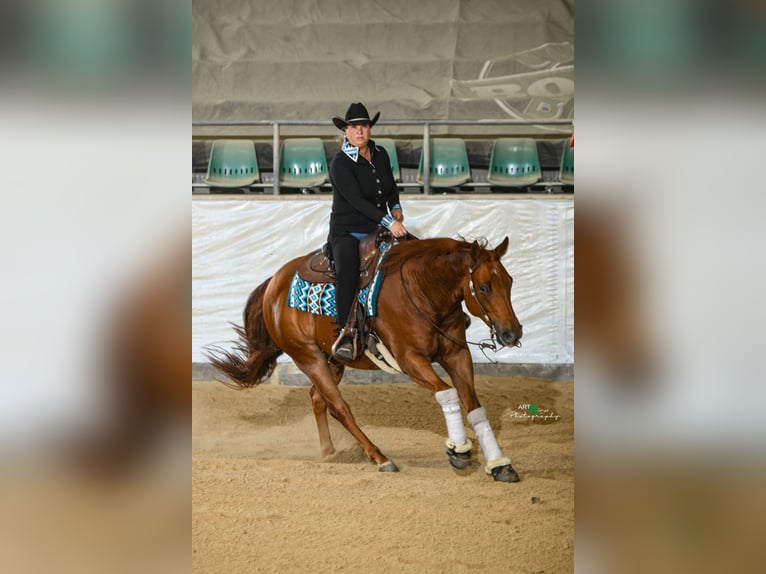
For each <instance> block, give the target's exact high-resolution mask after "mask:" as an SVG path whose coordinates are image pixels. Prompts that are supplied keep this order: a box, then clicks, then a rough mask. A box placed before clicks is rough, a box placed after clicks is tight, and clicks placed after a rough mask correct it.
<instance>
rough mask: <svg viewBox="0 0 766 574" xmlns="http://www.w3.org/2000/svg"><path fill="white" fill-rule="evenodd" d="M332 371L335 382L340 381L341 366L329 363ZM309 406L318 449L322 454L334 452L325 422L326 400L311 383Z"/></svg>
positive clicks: (328, 427)
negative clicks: (314, 424) (315, 423)
mask: <svg viewBox="0 0 766 574" xmlns="http://www.w3.org/2000/svg"><path fill="white" fill-rule="evenodd" d="M329 366H330V369H331V371H332V375H333V379H334V380H335V384H336V385H337V384H338V383H340V379H341V377H343V370H344V369H343V366H338V365H332V364H331V365H329ZM309 394H310V395H311V407H312V409H313V410H314V418H315V419H316V422H317V433H318V434H319V450H320V452H321V453H322V456H330V455H331V454H335V446H334V445H333V443H332V436H331V435H330V426H329V425H328V424H327V401H325V400H324V398H323V397H322V394H321V393H320V392H319V391H318V390H317V388H316V387H315V386H314V385H312V386H311V391H309Z"/></svg>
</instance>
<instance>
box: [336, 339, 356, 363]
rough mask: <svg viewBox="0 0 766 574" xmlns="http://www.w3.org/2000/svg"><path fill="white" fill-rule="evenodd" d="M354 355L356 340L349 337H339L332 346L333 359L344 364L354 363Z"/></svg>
mask: <svg viewBox="0 0 766 574" xmlns="http://www.w3.org/2000/svg"><path fill="white" fill-rule="evenodd" d="M354 354H355V353H354V340H353V339H352V338H351V337H349V336H347V335H341V336H340V337H338V339H337V340H336V341H335V343H334V344H333V346H332V355H333V357H335V358H336V359H338V360H339V361H342V362H344V363H349V362H351V361H353V360H354Z"/></svg>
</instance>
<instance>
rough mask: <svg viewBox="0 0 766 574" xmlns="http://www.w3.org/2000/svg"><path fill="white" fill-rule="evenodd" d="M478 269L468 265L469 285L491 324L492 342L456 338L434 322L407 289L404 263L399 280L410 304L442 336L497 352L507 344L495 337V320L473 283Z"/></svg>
mask: <svg viewBox="0 0 766 574" xmlns="http://www.w3.org/2000/svg"><path fill="white" fill-rule="evenodd" d="M476 269H478V266H477V267H475V268H473V269H472V268H471V267H470V266H469V267H468V286H469V288H470V290H471V296H472V297H473V299H474V301H476V304H477V305H478V306H479V309H480V310H481V312H482V314H483V315H484V320H485V322H486V323H487V324H488V325H489V326H490V328H489V335H490V338H491V341H492V342H491V343H485V342H480V343H476V342H474V341H469V340H468V339H466V340H464V341H460V340H459V339H455V337H453V336H452V335H450V334H448V333H445V332H444V331H443V330H442V328H441V327H439V325H437V324H436V323H434V321H433V319H431V317H429V316H428V315H427V314H426V312H425V311H423V310H422V309H421V308H420V307H418V306H417V304H416V303H415V301H414V300H413V299H412V296H411V295H410V292H409V291H408V289H407V284H406V282H405V281H404V263H402V265H401V266H400V267H399V280H400V281H401V284H402V290H403V291H404V294H405V295H406V296H407V299H408V300H409V302H410V305H412V306H413V307H414V308H415V310H416V311H417V312H418V313H420V314H421V315H422V316H423V317H425V319H426V321H428V323H429V324H430V325H431V326H432V327H433V328H434V329H436V332H437V333H439V334H440V335H441V336H442V337H444V338H446V339H449V340H450V341H452V342H453V343H457V344H458V345H465V346H468V345H476V346H477V347H479V349H480V350H481V352H482V353H484V350H485V349H489V350H490V351H494V352H497V351H498V350H499V349H502V348H503V347H504V346H505V345H503V344H502V343H499V342H498V341H497V339H496V338H495V322H494V321H492V319H491V318H490V316H489V313H487V310H486V309H485V308H484V305H482V304H481V301H479V297H478V296H477V295H476V289H475V288H474V283H473V272H474V271H476ZM498 344H499V345H500V346H499V347H498ZM484 356H485V357H486V356H487V355H486V353H485V354H484ZM487 358H488V359H489V357H487Z"/></svg>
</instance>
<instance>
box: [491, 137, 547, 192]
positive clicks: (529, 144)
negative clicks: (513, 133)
mask: <svg viewBox="0 0 766 574" xmlns="http://www.w3.org/2000/svg"><path fill="white" fill-rule="evenodd" d="M541 177H542V173H541V171H540V159H539V158H538V156H537V144H536V143H535V140H533V139H531V138H500V139H496V140H495V143H494V144H493V145H492V156H491V157H490V160H489V173H488V174H487V181H488V182H489V183H490V184H492V185H498V186H501V187H524V186H528V185H532V184H533V183H536V182H538V181H540V178H541Z"/></svg>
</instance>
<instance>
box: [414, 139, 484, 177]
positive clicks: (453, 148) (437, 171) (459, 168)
mask: <svg viewBox="0 0 766 574" xmlns="http://www.w3.org/2000/svg"><path fill="white" fill-rule="evenodd" d="M429 171H430V172H431V180H430V181H431V187H456V186H459V185H463V184H464V183H465V182H467V181H468V180H469V179H471V168H470V166H469V165H468V152H467V151H466V148H465V142H464V141H463V140H462V139H460V138H432V139H431V156H430V169H429ZM417 181H418V183H420V184H422V183H424V182H425V178H424V177H423V153H422V152H421V154H420V165H419V166H418V176H417Z"/></svg>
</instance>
